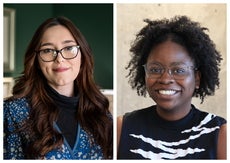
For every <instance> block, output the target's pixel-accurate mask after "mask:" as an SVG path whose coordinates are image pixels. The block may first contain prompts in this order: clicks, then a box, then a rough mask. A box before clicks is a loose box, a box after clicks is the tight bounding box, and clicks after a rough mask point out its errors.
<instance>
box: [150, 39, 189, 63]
mask: <svg viewBox="0 0 230 163" xmlns="http://www.w3.org/2000/svg"><path fill="white" fill-rule="evenodd" d="M151 62H158V63H161V64H163V65H172V64H175V63H188V62H192V58H191V57H190V56H189V53H188V51H187V50H186V49H185V47H183V46H181V45H180V44H177V43H175V42H172V41H166V42H163V43H161V44H159V45H157V46H155V47H154V48H153V49H152V50H151V52H150V54H149V56H148V58H147V63H151Z"/></svg>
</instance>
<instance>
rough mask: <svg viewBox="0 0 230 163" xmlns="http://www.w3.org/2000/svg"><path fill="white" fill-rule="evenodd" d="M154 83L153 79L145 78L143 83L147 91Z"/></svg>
mask: <svg viewBox="0 0 230 163" xmlns="http://www.w3.org/2000/svg"><path fill="white" fill-rule="evenodd" d="M155 83H156V80H155V79H149V78H145V85H146V88H147V91H150V90H151V88H152V87H153V85H154V84H155Z"/></svg>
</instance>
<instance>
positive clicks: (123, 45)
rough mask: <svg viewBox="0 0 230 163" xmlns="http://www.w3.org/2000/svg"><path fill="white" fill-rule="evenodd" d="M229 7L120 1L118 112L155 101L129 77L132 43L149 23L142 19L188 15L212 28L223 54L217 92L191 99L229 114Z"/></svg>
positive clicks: (203, 105)
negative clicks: (141, 92) (134, 88)
mask: <svg viewBox="0 0 230 163" xmlns="http://www.w3.org/2000/svg"><path fill="white" fill-rule="evenodd" d="M226 8H227V7H226V4H188V3H186V4H172V3H171V4H139V3H138V4H117V8H116V9H117V115H118V116H119V115H123V114H124V113H126V112H130V111H133V110H136V109H140V108H143V107H147V106H150V105H153V104H154V102H153V101H152V99H150V98H149V97H148V96H147V97H146V98H144V97H142V96H138V95H137V93H136V90H132V89H131V86H130V85H129V84H128V79H127V78H126V75H127V74H128V71H127V70H126V69H125V67H126V66H127V64H128V62H129V60H130V53H129V49H130V45H131V42H132V41H133V40H134V39H135V35H136V34H137V32H138V31H139V30H140V29H141V28H142V27H143V26H145V25H146V24H145V23H144V22H143V19H145V18H149V19H161V18H171V17H174V16H175V15H187V16H189V17H190V18H191V19H192V20H194V21H198V22H200V23H201V25H202V26H204V27H207V28H208V29H209V33H208V34H209V36H210V38H211V39H212V40H213V41H214V43H215V44H216V47H217V49H218V51H220V52H221V54H222V57H223V61H222V64H221V72H220V88H219V89H218V90H217V91H216V93H215V95H214V96H208V97H207V98H206V99H205V100H204V103H203V104H200V99H199V98H193V101H192V103H193V104H194V105H195V106H196V107H198V108H199V109H201V110H204V111H207V112H211V113H214V114H216V115H219V116H223V117H225V118H226V117H227V111H226V108H227V104H226V103H227V100H226V99H227V94H226V92H227V88H226V14H227V13H226Z"/></svg>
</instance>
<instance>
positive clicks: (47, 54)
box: [36, 45, 80, 62]
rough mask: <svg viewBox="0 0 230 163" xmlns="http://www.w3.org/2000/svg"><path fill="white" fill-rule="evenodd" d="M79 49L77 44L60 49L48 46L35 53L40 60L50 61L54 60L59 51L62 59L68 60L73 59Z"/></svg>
mask: <svg viewBox="0 0 230 163" xmlns="http://www.w3.org/2000/svg"><path fill="white" fill-rule="evenodd" d="M79 49H80V46H79V45H74V46H67V47H64V48H62V49H60V50H55V49H49V48H47V49H42V50H39V51H37V52H36V53H37V54H38V55H39V56H40V57H41V59H42V61H44V62H52V61H55V60H56V58H57V56H58V53H60V54H61V56H62V57H63V58H64V59H68V60H69V59H73V58H75V57H77V54H78V52H79Z"/></svg>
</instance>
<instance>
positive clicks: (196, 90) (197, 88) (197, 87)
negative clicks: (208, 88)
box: [194, 85, 200, 97]
mask: <svg viewBox="0 0 230 163" xmlns="http://www.w3.org/2000/svg"><path fill="white" fill-rule="evenodd" d="M199 88H200V87H199V86H198V85H197V86H196V87H195V92H194V93H195V96H196V97H198V94H199Z"/></svg>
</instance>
